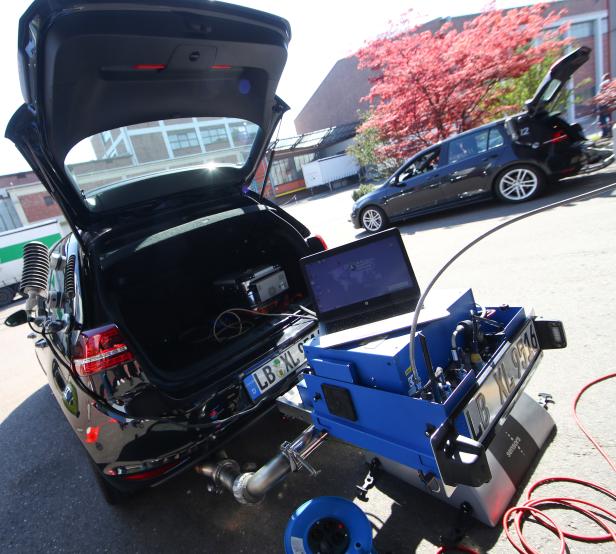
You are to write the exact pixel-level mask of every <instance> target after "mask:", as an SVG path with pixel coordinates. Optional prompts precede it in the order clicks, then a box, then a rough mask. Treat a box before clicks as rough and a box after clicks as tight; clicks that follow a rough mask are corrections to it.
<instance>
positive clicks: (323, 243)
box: [314, 235, 327, 250]
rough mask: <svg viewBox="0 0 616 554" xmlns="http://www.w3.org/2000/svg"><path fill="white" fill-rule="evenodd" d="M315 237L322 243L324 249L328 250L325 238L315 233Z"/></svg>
mask: <svg viewBox="0 0 616 554" xmlns="http://www.w3.org/2000/svg"><path fill="white" fill-rule="evenodd" d="M314 238H315V239H317V240H318V241H319V242H320V243H321V246H322V247H323V250H327V243H326V242H325V239H324V238H323V237H322V236H321V235H315V236H314Z"/></svg>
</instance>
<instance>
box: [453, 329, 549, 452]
mask: <svg viewBox="0 0 616 554" xmlns="http://www.w3.org/2000/svg"><path fill="white" fill-rule="evenodd" d="M540 354H541V348H540V347H539V339H538V338H537V333H536V332H535V326H534V324H533V322H532V320H531V321H528V323H526V325H525V326H524V328H523V329H522V331H521V332H520V333H519V334H518V335H517V337H516V338H515V339H514V340H513V342H511V343H510V344H509V346H508V347H507V348H506V349H505V350H504V351H503V353H502V354H501V355H500V356H499V357H498V359H496V360H494V361H493V362H492V367H491V369H489V370H488V369H486V371H488V373H487V374H486V375H485V378H484V379H483V381H482V383H481V385H480V386H479V390H478V391H477V392H476V393H475V394H474V396H473V398H472V399H471V401H470V402H469V403H468V405H467V406H466V408H464V416H465V417H466V421H467V423H468V426H469V428H470V430H471V434H472V435H473V438H474V439H475V440H481V439H483V438H484V437H485V436H486V434H487V433H488V431H489V430H490V429H491V427H492V424H493V423H494V421H495V420H496V419H497V418H499V419H500V417H502V413H501V412H502V411H503V410H502V408H503V406H504V405H505V404H506V403H507V401H508V400H509V398H510V397H511V396H513V395H514V394H515V393H516V391H517V385H518V383H520V381H522V380H523V379H525V377H526V376H527V374H528V373H529V372H530V371H531V370H532V369H533V366H534V365H535V363H536V361H537V359H538V358H539V356H540Z"/></svg>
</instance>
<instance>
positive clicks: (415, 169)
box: [396, 148, 441, 183]
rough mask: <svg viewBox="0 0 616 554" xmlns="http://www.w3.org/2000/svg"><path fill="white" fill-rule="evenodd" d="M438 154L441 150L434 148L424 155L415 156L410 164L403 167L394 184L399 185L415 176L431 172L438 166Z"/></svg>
mask: <svg viewBox="0 0 616 554" xmlns="http://www.w3.org/2000/svg"><path fill="white" fill-rule="evenodd" d="M440 154H441V149H440V148H435V149H433V150H430V151H429V152H426V153H425V154H421V155H419V156H417V157H416V158H414V159H413V160H412V161H411V163H409V164H408V165H407V166H406V167H404V168H403V169H402V171H401V172H400V173H398V178H397V179H396V182H398V183H401V182H402V181H406V180H407V179H410V178H411V177H415V176H416V175H421V174H422V173H427V172H428V171H432V170H433V169H435V168H436V167H437V166H438V163H439V159H440Z"/></svg>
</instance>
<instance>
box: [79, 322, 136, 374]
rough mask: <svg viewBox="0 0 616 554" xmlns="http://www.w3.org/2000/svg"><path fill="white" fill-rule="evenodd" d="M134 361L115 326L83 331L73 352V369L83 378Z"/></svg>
mask: <svg viewBox="0 0 616 554" xmlns="http://www.w3.org/2000/svg"><path fill="white" fill-rule="evenodd" d="M134 360H135V357H134V356H133V354H132V352H131V351H130V350H129V349H128V346H127V345H126V342H125V341H124V338H123V337H122V334H121V333H120V330H119V329H118V328H117V327H116V326H115V325H113V324H111V325H105V326H103V327H98V328H97V329H90V330H89V331H82V332H81V333H80V335H79V338H78V339H77V344H76V345H75V349H74V352H73V367H74V368H75V371H76V372H77V373H78V374H79V375H83V376H87V375H92V374H93V373H97V372H99V371H103V370H105V369H110V368H112V367H114V366H116V365H120V364H126V363H128V362H132V361H134Z"/></svg>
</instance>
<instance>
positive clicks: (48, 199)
mask: <svg viewBox="0 0 616 554" xmlns="http://www.w3.org/2000/svg"><path fill="white" fill-rule="evenodd" d="M43 202H45V206H53V198H52V197H51V196H49V195H48V196H44V197H43Z"/></svg>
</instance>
